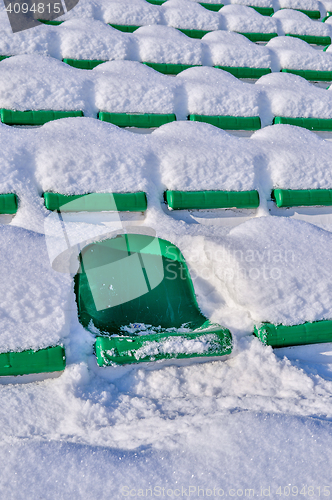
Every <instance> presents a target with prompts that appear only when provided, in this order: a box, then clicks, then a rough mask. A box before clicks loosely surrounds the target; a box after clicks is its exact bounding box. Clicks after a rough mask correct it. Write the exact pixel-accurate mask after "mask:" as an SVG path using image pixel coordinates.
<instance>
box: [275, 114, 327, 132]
mask: <svg viewBox="0 0 332 500" xmlns="http://www.w3.org/2000/svg"><path fill="white" fill-rule="evenodd" d="M273 123H274V124H276V125H277V124H286V125H295V126H296V127H303V128H307V129H308V130H318V131H319V130H321V131H329V130H332V118H288V117H286V116H276V117H275V118H274V120H273Z"/></svg>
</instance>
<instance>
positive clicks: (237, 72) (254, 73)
mask: <svg viewBox="0 0 332 500" xmlns="http://www.w3.org/2000/svg"><path fill="white" fill-rule="evenodd" d="M215 68H218V69H223V70H224V71H228V73H231V74H232V75H233V76H236V78H253V79H258V78H260V77H261V76H264V75H268V74H269V73H271V69H270V68H244V67H235V66H234V67H233V66H215Z"/></svg>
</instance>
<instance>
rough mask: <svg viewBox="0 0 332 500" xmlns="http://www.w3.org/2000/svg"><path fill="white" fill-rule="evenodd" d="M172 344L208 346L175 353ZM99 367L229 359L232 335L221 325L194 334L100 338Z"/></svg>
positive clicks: (96, 344) (97, 355)
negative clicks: (218, 358)
mask: <svg viewBox="0 0 332 500" xmlns="http://www.w3.org/2000/svg"><path fill="white" fill-rule="evenodd" d="M172 341H173V342H175V343H179V342H182V343H185V344H186V346H190V344H192V345H195V344H196V345H198V343H199V342H202V343H203V345H204V344H205V343H207V345H206V348H205V349H204V350H203V349H202V350H201V352H200V351H199V349H197V350H198V352H192V351H190V350H189V351H187V352H185V350H184V349H183V352H172ZM201 345H202V344H201ZM95 351H96V357H97V363H98V365H99V366H109V365H114V364H115V365H117V364H120V365H124V364H130V363H139V362H147V361H159V360H161V359H173V358H177V359H183V358H198V357H206V356H210V357H211V356H225V355H227V354H230V353H231V352H232V336H231V333H230V332H229V330H226V329H225V328H221V327H220V326H219V325H207V328H206V329H205V330H204V329H201V330H196V331H193V332H191V333H174V332H167V333H162V334H151V335H139V336H136V337H133V336H132V337H111V338H108V337H97V340H96V343H95Z"/></svg>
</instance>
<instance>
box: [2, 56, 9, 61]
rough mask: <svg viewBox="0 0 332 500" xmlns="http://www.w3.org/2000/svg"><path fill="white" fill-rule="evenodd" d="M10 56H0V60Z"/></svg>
mask: <svg viewBox="0 0 332 500" xmlns="http://www.w3.org/2000/svg"><path fill="white" fill-rule="evenodd" d="M8 57H10V56H0V61H3V60H4V59H8Z"/></svg>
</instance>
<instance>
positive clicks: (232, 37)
mask: <svg viewBox="0 0 332 500" xmlns="http://www.w3.org/2000/svg"><path fill="white" fill-rule="evenodd" d="M202 42H204V44H205V45H207V46H208V51H207V54H206V57H207V63H208V62H210V65H213V66H217V65H219V66H233V67H234V66H235V67H246V68H248V67H249V68H270V67H271V65H272V61H271V59H272V58H271V53H270V51H269V50H268V49H267V48H266V47H262V46H260V45H256V44H255V43H253V42H251V41H250V40H248V38H246V37H245V36H243V35H240V34H239V33H232V32H230V31H216V32H214V33H207V34H206V35H204V37H203V38H202ZM206 65H207V66H208V65H209V64H206Z"/></svg>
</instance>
